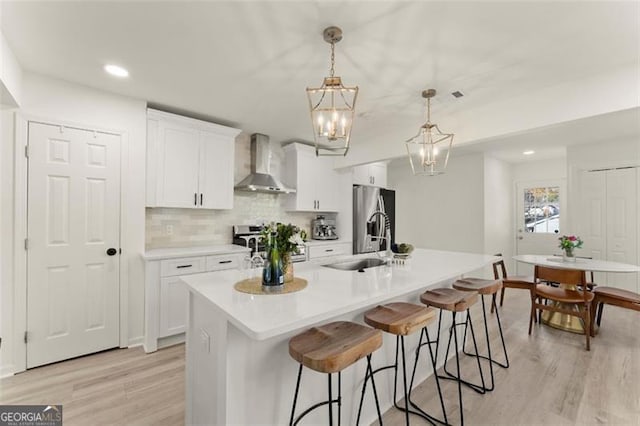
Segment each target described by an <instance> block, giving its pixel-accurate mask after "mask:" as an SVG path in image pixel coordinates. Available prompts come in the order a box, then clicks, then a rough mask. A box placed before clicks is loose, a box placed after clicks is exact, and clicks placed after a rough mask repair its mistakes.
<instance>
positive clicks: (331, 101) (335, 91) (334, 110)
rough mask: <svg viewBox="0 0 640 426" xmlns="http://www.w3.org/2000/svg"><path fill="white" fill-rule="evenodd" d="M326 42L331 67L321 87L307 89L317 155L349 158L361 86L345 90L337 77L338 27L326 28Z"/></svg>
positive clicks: (340, 31) (339, 33) (340, 36)
mask: <svg viewBox="0 0 640 426" xmlns="http://www.w3.org/2000/svg"><path fill="white" fill-rule="evenodd" d="M323 37H324V41H326V42H327V43H329V44H331V68H330V70H329V77H325V79H324V81H323V83H322V86H320V87H318V88H311V87H308V88H307V97H308V98H309V110H310V112H311V124H312V126H313V137H314V141H315V147H316V155H318V156H321V155H347V151H349V139H350V136H351V127H352V125H353V116H354V112H355V106H356V98H357V97H358V86H354V87H346V86H344V85H343V84H342V79H341V78H340V77H336V76H335V75H334V66H335V46H336V43H337V42H339V41H340V40H342V30H341V29H340V28H338V27H328V28H325V30H324V32H323Z"/></svg>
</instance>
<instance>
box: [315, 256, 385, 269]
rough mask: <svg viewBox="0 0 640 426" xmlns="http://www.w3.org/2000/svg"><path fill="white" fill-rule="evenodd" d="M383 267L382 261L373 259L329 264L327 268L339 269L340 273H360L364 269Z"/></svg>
mask: <svg viewBox="0 0 640 426" xmlns="http://www.w3.org/2000/svg"><path fill="white" fill-rule="evenodd" d="M380 265H384V260H382V259H379V258H376V257H373V258H367V259H355V260H347V261H341V262H336V263H329V264H328V265H322V266H326V267H327V268H333V269H340V270H342V271H362V270H364V269H366V268H373V267H375V266H380Z"/></svg>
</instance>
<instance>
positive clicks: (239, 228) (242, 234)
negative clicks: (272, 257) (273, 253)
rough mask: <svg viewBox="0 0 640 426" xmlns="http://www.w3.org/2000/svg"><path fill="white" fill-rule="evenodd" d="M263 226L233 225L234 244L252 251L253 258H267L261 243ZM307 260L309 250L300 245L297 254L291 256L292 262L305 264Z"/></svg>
mask: <svg viewBox="0 0 640 426" xmlns="http://www.w3.org/2000/svg"><path fill="white" fill-rule="evenodd" d="M262 228H263V226H262V225H233V228H232V229H233V244H236V245H239V246H243V247H248V248H250V249H251V256H253V255H255V254H258V255H260V256H262V257H266V253H265V248H264V244H263V243H262V242H260V232H262ZM305 260H307V248H306V246H305V245H304V244H299V245H298V249H297V252H296V253H293V254H292V255H291V261H292V262H304V261H305Z"/></svg>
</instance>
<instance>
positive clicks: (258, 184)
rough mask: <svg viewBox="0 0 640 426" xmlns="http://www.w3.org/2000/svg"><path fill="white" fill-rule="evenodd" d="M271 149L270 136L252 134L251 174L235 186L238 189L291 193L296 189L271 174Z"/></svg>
mask: <svg viewBox="0 0 640 426" xmlns="http://www.w3.org/2000/svg"><path fill="white" fill-rule="evenodd" d="M270 170H271V149H270V148H269V136H267V135H263V134H260V133H254V134H253V135H251V174H250V175H249V176H247V177H246V178H244V179H242V180H241V181H240V183H238V184H237V185H236V186H235V189H236V190H238V191H249V192H266V193H270V194H289V193H294V192H296V190H295V189H291V188H287V187H286V186H285V185H284V184H283V183H282V182H280V181H279V180H278V179H276V178H275V177H274V176H272V175H271V172H270Z"/></svg>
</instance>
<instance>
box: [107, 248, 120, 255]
mask: <svg viewBox="0 0 640 426" xmlns="http://www.w3.org/2000/svg"><path fill="white" fill-rule="evenodd" d="M117 252H118V250H116V249H114V248H113V247H111V248H108V249H107V256H114V255H115V254H116V253H117Z"/></svg>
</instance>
